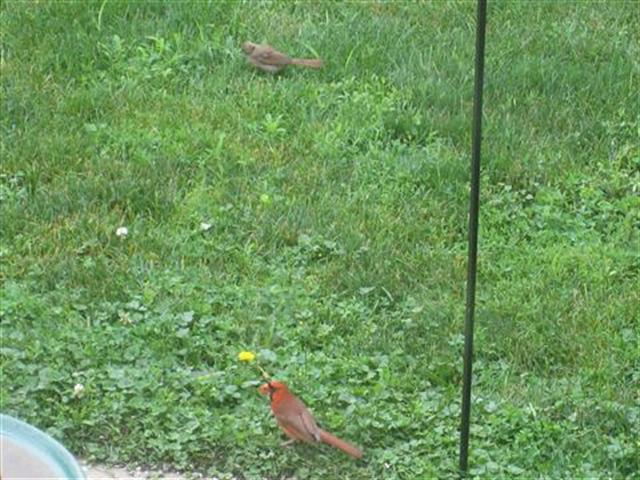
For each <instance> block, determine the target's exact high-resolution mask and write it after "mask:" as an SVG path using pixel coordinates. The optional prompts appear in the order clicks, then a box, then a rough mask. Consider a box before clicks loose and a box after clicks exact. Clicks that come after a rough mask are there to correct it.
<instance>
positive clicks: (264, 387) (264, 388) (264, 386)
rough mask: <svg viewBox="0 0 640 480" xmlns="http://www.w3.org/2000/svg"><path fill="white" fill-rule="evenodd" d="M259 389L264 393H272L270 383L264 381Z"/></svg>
mask: <svg viewBox="0 0 640 480" xmlns="http://www.w3.org/2000/svg"><path fill="white" fill-rule="evenodd" d="M258 391H259V392H260V393H261V394H262V395H269V393H271V387H270V386H269V384H268V383H263V384H262V385H260V386H259V387H258Z"/></svg>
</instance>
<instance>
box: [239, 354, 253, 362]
mask: <svg viewBox="0 0 640 480" xmlns="http://www.w3.org/2000/svg"><path fill="white" fill-rule="evenodd" d="M255 359H256V356H255V354H254V353H253V352H240V353H239V354H238V360H240V361H241V362H251V361H253V360H255Z"/></svg>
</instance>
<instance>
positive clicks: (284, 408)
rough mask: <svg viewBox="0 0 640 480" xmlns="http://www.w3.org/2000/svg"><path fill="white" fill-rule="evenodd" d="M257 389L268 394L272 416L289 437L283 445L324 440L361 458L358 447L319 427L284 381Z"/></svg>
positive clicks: (266, 384) (274, 382) (268, 383)
mask: <svg viewBox="0 0 640 480" xmlns="http://www.w3.org/2000/svg"><path fill="white" fill-rule="evenodd" d="M258 391H259V392H260V393H261V394H263V395H269V398H270V399H271V411H272V412H273V416H274V417H276V422H278V426H279V427H280V428H281V429H282V431H283V432H284V433H285V434H286V435H287V437H289V438H290V439H291V440H290V441H288V442H285V444H284V445H286V444H289V443H291V442H294V441H296V440H299V441H301V442H306V443H316V442H324V443H327V444H329V445H331V446H333V447H336V448H339V449H340V450H342V451H343V452H345V453H346V454H348V455H351V456H352V457H354V458H362V450H360V449H359V448H358V447H354V446H353V445H351V444H349V443H347V442H345V441H344V440H340V439H339V438H338V437H336V436H334V435H331V434H330V433H329V432H325V431H324V430H322V429H320V428H319V427H318V425H317V423H316V420H315V419H314V418H313V415H311V412H309V410H308V409H307V407H305V405H304V403H302V400H300V399H299V398H298V397H296V396H295V395H293V394H292V393H291V392H290V391H289V389H288V388H287V386H286V385H285V384H284V383H282V382H277V381H275V380H274V381H271V382H267V383H265V384H263V385H261V386H260V388H258Z"/></svg>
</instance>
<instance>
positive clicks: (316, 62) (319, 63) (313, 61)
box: [291, 58, 322, 68]
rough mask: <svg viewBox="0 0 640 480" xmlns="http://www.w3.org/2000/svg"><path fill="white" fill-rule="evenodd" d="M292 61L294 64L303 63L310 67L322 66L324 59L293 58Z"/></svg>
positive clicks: (304, 65)
mask: <svg viewBox="0 0 640 480" xmlns="http://www.w3.org/2000/svg"><path fill="white" fill-rule="evenodd" d="M291 63H292V64H293V65H302V66H303V67H309V68H320V67H322V60H316V59H307V58H292V59H291Z"/></svg>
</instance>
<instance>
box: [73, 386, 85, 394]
mask: <svg viewBox="0 0 640 480" xmlns="http://www.w3.org/2000/svg"><path fill="white" fill-rule="evenodd" d="M83 394H84V385H82V384H81V383H76V386H75V387H73V396H74V397H76V398H80V397H81V396H82V395H83Z"/></svg>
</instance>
